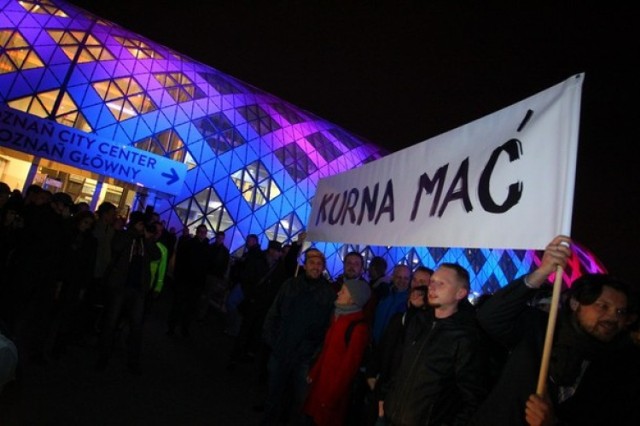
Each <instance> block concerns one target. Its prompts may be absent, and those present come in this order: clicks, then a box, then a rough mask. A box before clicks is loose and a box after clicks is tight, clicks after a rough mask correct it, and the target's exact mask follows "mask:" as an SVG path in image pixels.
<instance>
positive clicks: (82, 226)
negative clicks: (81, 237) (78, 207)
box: [78, 217, 93, 232]
mask: <svg viewBox="0 0 640 426" xmlns="http://www.w3.org/2000/svg"><path fill="white" fill-rule="evenodd" d="M92 226H93V219H91V218H90V217H87V218H84V219H82V220H81V221H80V223H78V231H80V232H86V231H88V230H89V229H91V227H92Z"/></svg>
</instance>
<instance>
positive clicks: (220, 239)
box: [215, 232, 224, 245]
mask: <svg viewBox="0 0 640 426" xmlns="http://www.w3.org/2000/svg"><path fill="white" fill-rule="evenodd" d="M215 243H216V244H217V245H220V244H224V234H222V233H220V232H218V233H217V234H216V239H215Z"/></svg>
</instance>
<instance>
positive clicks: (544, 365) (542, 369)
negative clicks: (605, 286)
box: [536, 266, 564, 397]
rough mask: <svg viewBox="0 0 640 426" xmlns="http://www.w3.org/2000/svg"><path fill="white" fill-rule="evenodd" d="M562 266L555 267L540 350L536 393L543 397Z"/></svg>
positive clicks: (554, 327) (558, 298)
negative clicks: (541, 348)
mask: <svg viewBox="0 0 640 426" xmlns="http://www.w3.org/2000/svg"><path fill="white" fill-rule="evenodd" d="M563 271H564V270H563V268H562V266H558V267H557V268H556V279H555V280H554V283H553V292H552V295H551V306H550V308H549V322H548V323H547V334H546V336H545V338H544V349H543V350H542V363H541V364H540V374H539V375H538V387H537V388H536V394H537V395H538V396H540V397H544V395H545V394H546V392H547V376H548V375H549V361H550V359H551V348H552V346H553V333H554V332H555V329H556V319H557V317H558V304H559V302H560V291H561V289H562V273H563Z"/></svg>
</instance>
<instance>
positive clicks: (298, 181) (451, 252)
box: [0, 0, 601, 292]
mask: <svg viewBox="0 0 640 426" xmlns="http://www.w3.org/2000/svg"><path fill="white" fill-rule="evenodd" d="M0 106H3V107H5V108H9V109H12V110H19V111H22V112H24V113H28V114H30V115H32V116H35V117H38V118H41V119H44V120H48V121H49V122H55V123H57V125H60V126H68V127H69V128H73V129H75V131H77V132H78V134H79V135H82V134H84V135H86V138H87V140H88V139H89V138H91V137H99V138H101V139H102V140H106V141H111V142H112V143H114V144H120V145H124V146H128V147H132V148H137V149H140V150H144V151H146V152H149V153H152V154H155V155H158V156H161V157H164V158H166V159H168V160H171V161H173V162H176V163H180V164H184V165H186V170H187V171H186V176H185V177H184V180H183V181H182V182H181V186H180V188H179V190H177V191H173V192H171V191H166V192H165V191H162V190H151V189H149V186H148V185H140V184H139V182H136V181H135V180H127V179H121V178H119V177H118V176H114V175H113V174H110V173H98V172H96V171H95V170H91V169H87V168H83V167H78V164H70V163H69V162H68V161H67V162H61V161H55V158H52V157H51V155H47V152H44V155H38V152H37V149H38V147H37V146H35V145H34V147H33V148H32V149H31V151H28V150H24V149H20V146H19V145H16V144H14V145H12V144H11V141H9V140H8V137H7V136H6V134H5V136H2V135H0V180H2V181H4V182H6V183H8V184H9V185H10V186H11V187H12V188H17V189H23V188H24V187H26V186H27V185H29V184H31V183H38V184H41V185H43V186H44V187H46V188H48V189H50V190H52V191H54V192H55V191H65V192H67V193H69V194H71V195H72V196H73V197H74V199H75V200H76V202H79V201H85V202H87V203H89V204H90V205H91V206H92V207H94V208H95V207H96V206H97V205H98V204H99V203H100V202H102V201H105V200H106V201H110V202H112V203H114V204H116V205H117V206H118V207H119V209H120V211H121V213H122V214H127V213H128V212H129V211H130V210H131V209H138V208H141V207H144V206H152V207H153V208H154V210H155V211H156V212H158V213H160V215H161V217H162V219H163V220H165V221H166V222H167V224H168V227H174V228H175V229H176V230H178V231H181V230H182V227H183V226H187V227H189V228H190V229H191V230H193V229H194V228H195V227H196V226H197V225H199V224H202V223H204V224H205V225H206V226H207V227H208V228H209V230H210V231H215V230H223V231H225V232H226V235H227V239H226V241H227V244H228V245H229V246H230V249H231V251H232V253H233V252H236V253H238V252H240V251H241V250H242V248H243V244H244V240H245V238H246V236H247V235H248V234H257V235H258V236H259V237H260V239H261V242H262V246H263V247H264V246H265V245H266V242H267V240H269V239H276V240H279V241H282V242H290V241H292V240H293V239H295V237H296V235H297V234H298V233H300V232H301V231H302V230H303V229H304V227H305V222H306V220H307V217H308V215H309V212H310V209H311V202H310V201H311V199H312V197H313V195H314V192H315V188H316V185H317V183H318V180H319V179H321V178H323V177H326V176H329V175H332V174H336V173H340V172H343V171H346V170H350V169H352V168H355V167H358V166H361V165H363V164H365V163H367V162H370V161H374V160H376V159H378V158H380V157H381V156H383V155H384V154H385V152H384V151H383V150H381V149H380V148H379V147H376V146H375V145H373V144H371V143H369V142H367V141H364V140H362V139H361V138H359V137H357V136H355V135H353V134H350V133H349V132H348V131H346V130H344V129H342V128H340V127H338V126H336V125H334V124H332V123H329V122H327V121H325V120H322V119H320V118H319V117H316V116H314V115H313V114H311V113H309V112H306V111H303V110H301V109H299V108H296V107H295V106H293V105H290V104H289V103H287V102H285V101H283V100H281V99H278V98H277V97H275V96H273V95H271V94H268V93H265V92H263V91H260V90H259V89H256V88H254V87H251V86H249V85H247V84H245V83H243V82H241V81H238V80H237V79H235V78H233V77H231V76H228V75H225V74H223V73H221V72H219V71H217V70H216V69H214V68H212V67H210V66H208V65H204V64H201V63H198V62H196V61H194V60H192V59H189V58H187V57H185V56H183V55H181V54H179V53H177V52H175V51H173V50H171V49H169V48H166V47H164V46H161V45H159V44H157V43H154V42H152V41H150V40H147V39H146V38H144V37H143V36H140V35H138V34H134V33H132V32H130V31H127V30H126V29H124V28H121V27H119V26H118V25H117V24H114V23H111V22H107V21H104V20H102V19H100V18H98V17H96V16H94V15H92V14H90V13H88V12H86V11H84V10H82V9H79V8H77V7H75V6H73V5H70V4H68V3H64V2H62V1H53V0H40V1H26V0H25V1H14V0H0ZM41 151H43V150H41ZM162 178H163V176H160V175H159V176H158V179H162ZM165 178H166V177H165ZM169 182H172V181H171V180H169ZM314 244H315V245H316V246H317V247H318V248H320V249H321V250H323V251H324V252H325V254H326V256H327V269H328V271H329V273H330V274H332V275H335V274H337V273H339V272H340V270H341V268H342V258H343V256H344V254H345V253H347V252H348V251H351V250H356V251H359V252H361V253H362V254H363V255H364V256H365V258H366V259H370V258H371V257H372V256H375V255H380V256H383V257H385V258H386V259H387V261H388V262H389V264H390V265H393V264H396V263H407V264H410V265H413V266H414V267H415V266H418V265H420V264H424V265H425V266H428V267H431V268H433V267H435V266H436V265H437V264H439V263H441V262H458V263H460V264H461V265H462V266H464V267H466V268H467V269H468V270H469V271H470V273H471V276H472V287H473V289H474V291H476V292H485V291H493V290H495V289H496V288H498V287H499V286H502V285H504V284H505V283H506V282H508V281H509V280H510V279H511V278H513V277H514V276H517V275H520V274H522V273H524V272H526V271H528V270H529V269H530V268H531V267H532V266H534V265H535V262H536V261H537V259H538V257H537V256H538V254H536V253H535V252H532V251H513V250H465V249H457V248H450V249H445V248H427V247H394V248H388V247H369V246H352V245H340V244H333V243H330V244H325V243H318V242H316V243H314ZM579 257H580V259H579V261H578V260H576V261H575V262H574V264H573V265H571V267H569V268H567V271H566V273H567V280H568V281H569V282H570V281H572V280H573V278H575V277H576V276H577V275H579V274H580V270H581V267H580V264H582V265H583V266H582V270H584V269H586V270H589V271H596V270H599V269H601V267H600V266H599V264H598V263H597V261H595V260H593V259H592V258H591V257H590V256H589V255H588V254H584V255H582V254H581V255H580V256H579ZM576 259H578V258H576ZM574 260H575V259H574Z"/></svg>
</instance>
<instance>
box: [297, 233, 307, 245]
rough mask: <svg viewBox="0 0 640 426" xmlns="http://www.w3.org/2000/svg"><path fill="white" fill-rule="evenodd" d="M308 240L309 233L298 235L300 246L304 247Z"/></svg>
mask: <svg viewBox="0 0 640 426" xmlns="http://www.w3.org/2000/svg"><path fill="white" fill-rule="evenodd" d="M306 239H307V233H306V232H304V231H302V232H301V233H299V234H298V240H297V241H298V244H300V245H303V244H304V241H305V240H306Z"/></svg>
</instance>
